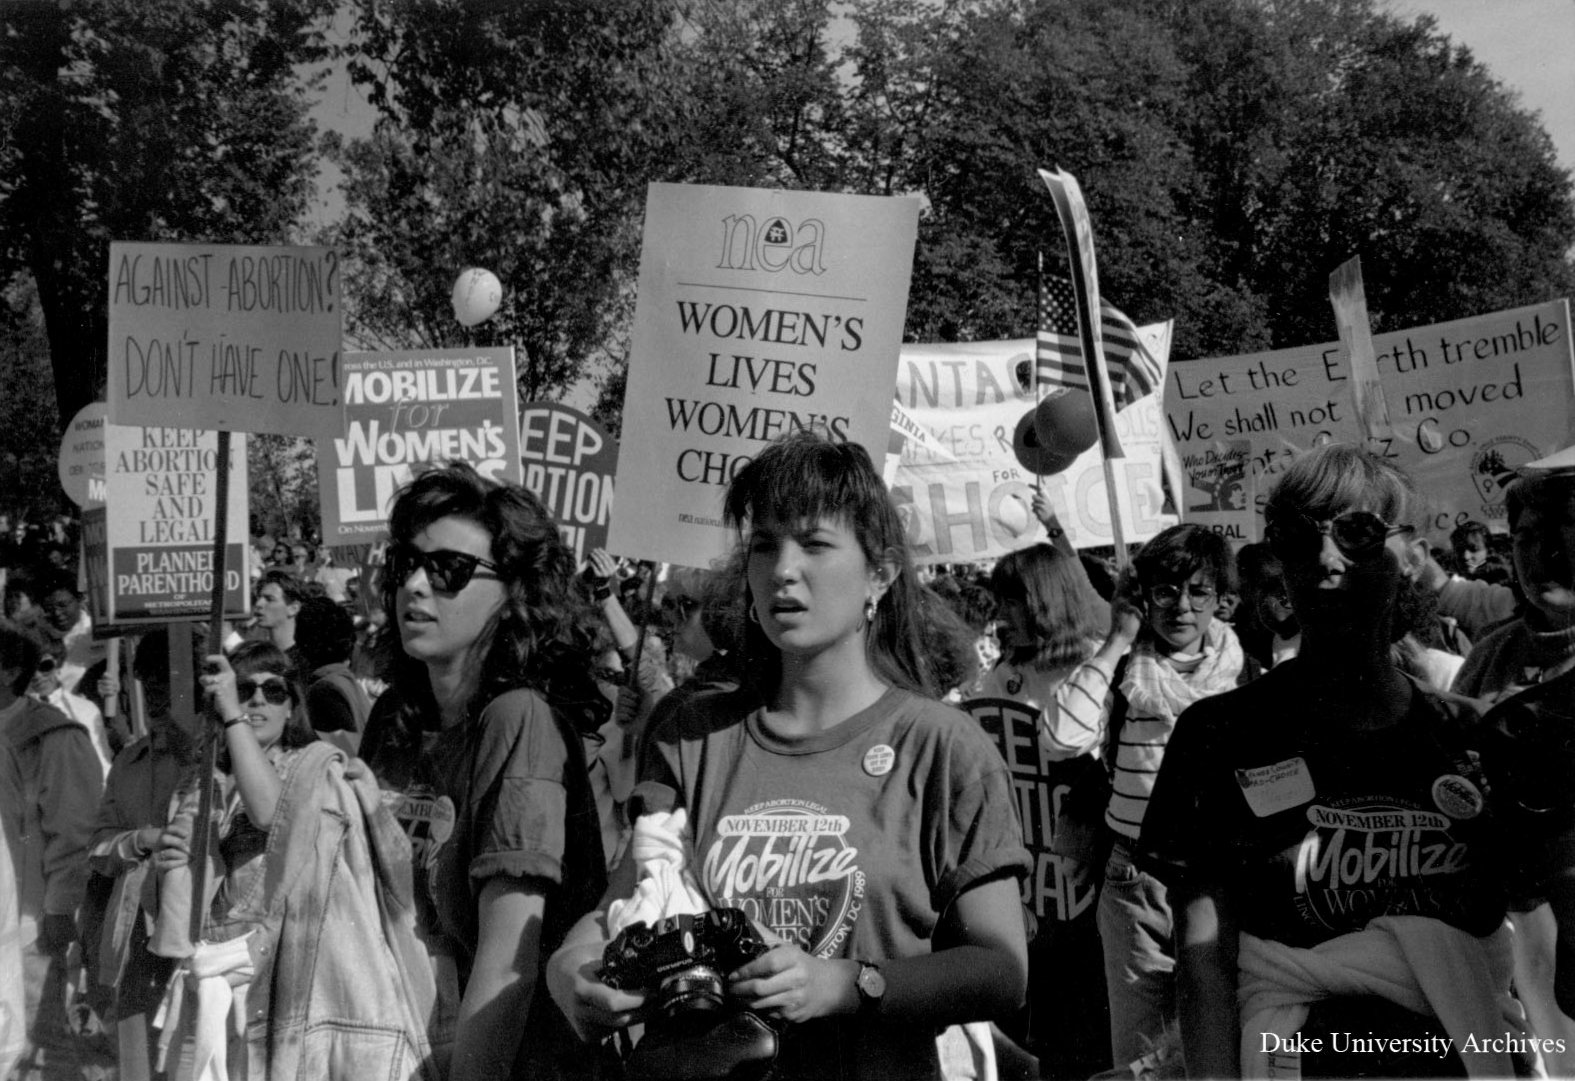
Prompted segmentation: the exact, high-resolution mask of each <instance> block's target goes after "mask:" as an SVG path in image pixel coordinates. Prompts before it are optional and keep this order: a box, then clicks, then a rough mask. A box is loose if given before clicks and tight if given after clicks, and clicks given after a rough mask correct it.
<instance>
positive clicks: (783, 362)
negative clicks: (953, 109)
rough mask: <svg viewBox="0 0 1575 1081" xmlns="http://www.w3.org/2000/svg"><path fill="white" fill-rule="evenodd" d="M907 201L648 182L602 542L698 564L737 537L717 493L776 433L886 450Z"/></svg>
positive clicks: (907, 241)
mask: <svg viewBox="0 0 1575 1081" xmlns="http://www.w3.org/2000/svg"><path fill="white" fill-rule="evenodd" d="M918 212H919V204H918V200H916V199H908V198H902V199H896V198H878V197H871V196H856V195H828V194H823V193H820V192H804V191H780V190H767V189H756V188H718V187H698V186H685V185H676V184H653V185H651V187H650V192H649V195H648V197H647V200H646V212H645V234H644V240H643V248H642V251H641V258H640V292H639V299H638V301H637V303H636V307H635V319H634V334H633V340H632V342H631V344H630V349H629V381H628V389H627V391H626V393H625V396H624V413H623V447H622V451H621V453H620V455H619V459H618V492H619V493H620V495H619V500H618V505H617V507H616V508H615V510H614V513H613V521H612V530H611V535H610V536H609V538H608V547H609V548H610V549H611V550H613V551H615V552H617V553H618V554H619V555H625V556H633V557H637V558H645V559H658V560H666V561H669V562H673V563H681V564H684V565H686V566H697V567H704V566H707V565H709V564H710V562H711V561H712V559H714V558H715V557H717V556H720V555H722V554H724V553H725V552H726V551H727V550H728V548H729V547H730V541H729V539H728V536H727V533H726V531H725V530H724V529H723V528H722V524H721V517H722V515H721V506H722V493H723V489H724V487H725V486H726V484H727V482H728V481H729V480H731V479H732V477H733V474H734V473H736V472H737V471H738V469H739V468H741V467H742V466H743V465H744V463H746V462H747V461H749V460H750V458H751V457H752V456H753V455H755V454H756V453H758V452H759V450H760V448H761V447H762V446H764V445H765V444H766V443H767V442H769V441H770V440H772V439H774V438H776V437H777V436H779V435H781V434H783V433H784V432H788V431H792V430H794V429H797V428H804V427H819V428H824V429H827V430H829V431H830V432H831V433H832V434H833V435H834V436H836V437H838V438H841V439H847V440H849V441H852V442H855V443H859V444H861V445H863V446H864V447H865V448H866V449H868V450H869V452H870V456H871V457H872V458H873V459H874V460H875V461H876V462H879V461H880V460H881V457H882V455H884V453H885V450H886V443H887V429H888V425H889V424H890V420H891V388H892V377H893V373H894V370H895V367H896V363H897V349H898V345H899V343H900V342H901V340H902V324H903V318H904V315H905V312H906V308H907V299H908V279H909V275H910V273H911V269H912V263H913V243H914V236H915V234H916V231H917V228H918Z"/></svg>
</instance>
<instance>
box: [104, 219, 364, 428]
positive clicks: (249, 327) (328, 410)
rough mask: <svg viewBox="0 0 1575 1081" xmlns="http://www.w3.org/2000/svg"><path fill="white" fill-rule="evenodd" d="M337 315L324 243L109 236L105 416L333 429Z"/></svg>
mask: <svg viewBox="0 0 1575 1081" xmlns="http://www.w3.org/2000/svg"><path fill="white" fill-rule="evenodd" d="M340 317H341V294H340V267H339V257H338V255H337V254H336V253H335V252H334V251H333V249H331V248H321V247H251V246H244V245H232V244H144V243H129V242H122V241H117V242H114V243H112V244H111V245H110V254H109V418H110V420H111V421H112V422H113V423H115V424H121V425H140V426H147V427H159V426H162V425H171V424H178V425H180V426H182V427H186V428H195V429H215V430H218V429H222V430H225V431H237V432H271V433H276V434H281V435H305V436H314V437H316V436H321V435H325V434H332V433H333V432H335V431H336V430H337V429H338V426H339V418H340V404H339V378H340V373H339V363H340V355H339V334H340Z"/></svg>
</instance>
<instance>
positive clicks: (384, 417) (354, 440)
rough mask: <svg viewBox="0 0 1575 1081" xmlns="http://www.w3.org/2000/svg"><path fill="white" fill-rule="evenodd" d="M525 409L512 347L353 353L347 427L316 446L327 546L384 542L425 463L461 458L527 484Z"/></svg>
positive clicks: (348, 358)
mask: <svg viewBox="0 0 1575 1081" xmlns="http://www.w3.org/2000/svg"><path fill="white" fill-rule="evenodd" d="M518 408H519V406H518V396H517V392H516V391H515V388H514V350H513V349H512V348H500V349H424V350H410V351H403V352H380V353H346V354H345V359H344V411H343V415H342V420H341V424H340V427H339V429H338V431H337V432H336V434H335V435H334V436H333V437H332V438H325V439H319V440H318V441H317V478H318V492H319V499H320V500H321V504H322V514H323V539H324V540H325V542H326V543H328V544H330V545H339V544H365V543H368V542H371V541H375V540H378V539H380V538H381V537H382V536H383V534H384V533H385V532H387V529H388V510H389V506H390V504H391V503H392V502H393V497H394V493H395V492H396V491H398V490H399V488H400V486H401V485H403V484H405V483H406V482H407V481H409V480H410V477H411V474H412V472H413V471H414V470H415V469H417V468H419V467H421V466H423V465H428V464H440V463H443V462H446V461H449V460H451V459H458V460H460V461H464V462H469V463H470V464H471V465H473V466H475V468H476V471H477V472H478V473H480V474H481V475H482V476H484V477H489V478H491V479H493V480H498V481H509V482H511V483H514V484H518V483H520V481H521V479H522V477H521V472H520V432H519V413H518Z"/></svg>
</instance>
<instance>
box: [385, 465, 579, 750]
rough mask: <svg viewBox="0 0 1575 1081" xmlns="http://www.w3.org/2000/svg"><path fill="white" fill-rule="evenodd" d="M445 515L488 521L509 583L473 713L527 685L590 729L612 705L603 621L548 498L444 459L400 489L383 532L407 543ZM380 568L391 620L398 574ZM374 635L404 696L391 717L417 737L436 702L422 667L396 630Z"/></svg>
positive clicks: (497, 559) (493, 629)
mask: <svg viewBox="0 0 1575 1081" xmlns="http://www.w3.org/2000/svg"><path fill="white" fill-rule="evenodd" d="M443 518H463V519H466V520H468V521H471V522H474V523H476V524H477V525H479V526H481V527H482V528H483V529H485V530H486V531H487V533H488V535H489V536H490V537H491V538H492V552H491V556H492V562H494V563H496V564H497V566H498V573H499V575H500V577H501V578H502V579H503V585H504V590H505V597H504V602H503V605H502V607H501V608H500V609H499V611H498V614H497V616H496V618H495V620H494V622H493V624H492V625H491V626H490V627H489V628H488V629H487V635H488V638H489V644H488V646H487V648H486V650H485V653H484V655H483V657H482V662H481V678H480V681H479V684H478V686H477V693H476V695H475V696H474V697H473V698H472V699H471V702H470V706H469V710H468V712H469V714H470V716H471V717H473V718H474V717H475V716H477V715H478V714H479V713H480V711H481V709H482V708H483V707H485V706H486V704H487V703H488V702H491V701H492V700H493V699H494V698H497V697H498V696H499V695H501V694H504V693H505V692H507V691H511V690H514V689H516V688H520V687H528V688H530V689H532V690H534V691H537V692H538V693H540V694H541V695H542V697H544V698H546V699H547V700H548V702H549V703H551V704H552V705H554V706H555V707H558V708H560V709H565V710H568V711H569V714H570V717H571V719H572V720H573V722H574V724H575V726H576V727H577V728H578V729H580V730H581V731H584V730H585V729H586V727H587V726H588V727H589V728H590V729H592V730H594V729H595V728H596V727H597V726H599V725H600V724H601V723H602V721H603V720H605V718H606V715H607V713H608V712H609V710H610V707H609V706H608V704H607V701H606V699H605V698H603V697H602V696H601V695H600V694H599V693H598V692H597V690H596V688H595V684H594V682H593V681H592V680H591V677H590V673H591V669H592V664H593V660H594V657H595V649H596V643H597V632H598V627H599V622H598V618H597V616H596V614H595V612H594V611H593V610H592V608H591V605H590V599H589V597H588V595H587V594H586V591H585V587H584V585H583V584H582V583H581V582H580V581H579V580H578V579H577V578H576V576H575V566H574V556H573V554H572V553H571V552H570V551H569V549H568V548H567V547H565V546H564V543H563V540H562V538H561V536H560V535H559V533H558V527H557V525H556V524H555V523H554V522H553V520H552V518H551V517H550V516H549V515H548V514H547V510H546V508H545V507H543V506H542V504H541V501H540V500H539V499H537V498H536V496H535V495H533V494H532V493H530V492H529V491H527V490H526V489H524V488H522V487H520V486H519V485H516V484H501V483H498V482H497V481H492V480H488V479H487V478H485V477H483V476H481V475H480V474H479V473H477V472H476V471H475V469H473V468H472V467H471V466H469V465H467V464H466V463H464V462H449V463H448V464H447V465H444V466H440V467H436V468H433V469H429V470H427V471H426V472H424V473H422V474H420V475H419V476H417V477H415V478H414V479H412V480H411V482H410V483H409V484H407V485H406V486H405V487H404V488H402V489H401V490H400V492H399V494H398V495H397V496H396V497H395V499H394V505H393V510H392V511H391V513H390V514H389V520H388V531H389V539H390V541H391V542H392V543H394V544H408V543H410V542H411V540H412V539H414V537H415V536H416V535H417V534H418V533H421V532H422V531H423V530H425V529H426V528H427V527H429V526H431V525H432V524H433V523H435V522H437V521H439V520H441V519H443ZM380 577H381V594H382V602H383V608H384V610H385V611H386V612H388V614H389V618H390V620H393V619H397V618H398V617H397V613H398V605H397V603H396V597H397V594H398V592H399V589H400V587H401V586H402V585H403V584H404V583H403V582H396V581H394V580H393V579H392V577H391V576H390V575H388V574H386V573H385V574H383V575H381V576H380ZM380 643H381V650H382V654H383V656H382V658H381V661H382V664H381V668H382V671H383V673H384V676H385V678H387V679H388V681H389V682H390V683H391V684H392V685H393V686H394V688H395V689H396V690H397V691H398V692H399V700H400V703H401V709H400V715H399V717H398V718H397V719H396V723H395V726H396V728H397V729H399V730H400V731H401V732H402V733H403V735H404V736H406V737H409V738H415V739H418V738H419V732H420V730H421V716H422V715H423V714H428V715H431V714H435V712H436V708H437V704H436V701H435V700H434V699H433V696H432V687H431V684H430V682H429V681H428V678H427V671H426V667H425V666H424V665H419V664H410V663H409V662H408V660H407V659H406V658H405V653H404V648H403V645H402V644H401V642H400V638H399V635H398V633H397V632H396V633H392V634H387V635H383V636H381V638H380Z"/></svg>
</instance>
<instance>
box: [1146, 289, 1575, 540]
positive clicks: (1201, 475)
mask: <svg viewBox="0 0 1575 1081" xmlns="http://www.w3.org/2000/svg"><path fill="white" fill-rule="evenodd" d="M1569 325H1570V314H1569V301H1568V300H1555V301H1549V302H1548V303H1545V304H1537V305H1531V306H1528V307H1524V308H1513V309H1510V310H1508V311H1501V312H1494V313H1492V314H1489V315H1480V316H1475V317H1472V318H1469V319H1457V320H1453V321H1451V322H1448V323H1438V324H1434V325H1432V326H1424V327H1414V328H1412V329H1409V330H1399V331H1394V332H1392V333H1388V334H1375V335H1373V346H1374V350H1375V352H1376V354H1377V361H1378V373H1379V376H1380V378H1381V380H1382V384H1383V390H1384V397H1385V399H1386V400H1387V402H1388V407H1389V419H1390V422H1391V424H1392V426H1393V428H1394V431H1395V436H1394V438H1392V439H1378V440H1374V441H1373V442H1372V444H1371V446H1372V449H1374V450H1375V451H1377V452H1379V453H1381V454H1383V455H1384V456H1385V457H1388V458H1390V459H1393V460H1394V461H1395V462H1397V463H1398V464H1399V465H1400V466H1401V467H1403V468H1404V469H1406V470H1407V471H1408V472H1409V473H1410V474H1411V476H1412V477H1413V478H1414V479H1415V481H1416V483H1417V487H1418V488H1419V489H1420V490H1421V491H1422V493H1423V495H1424V496H1425V497H1426V499H1427V507H1426V511H1425V513H1424V514H1423V515H1421V516H1420V517H1419V518H1418V520H1417V521H1416V522H1414V523H1412V524H1414V525H1416V526H1418V527H1420V528H1423V529H1424V530H1426V531H1428V532H1431V533H1432V534H1433V535H1434V537H1435V539H1436V538H1438V537H1441V536H1442V535H1444V534H1447V533H1448V532H1449V531H1450V530H1451V529H1453V528H1454V527H1455V526H1456V525H1458V524H1459V523H1461V522H1464V521H1466V520H1467V519H1471V518H1474V519H1477V520H1479V521H1483V522H1487V523H1490V524H1497V525H1498V526H1499V527H1500V528H1505V527H1507V520H1506V515H1505V509H1504V489H1505V487H1507V486H1508V484H1509V483H1510V482H1511V481H1513V480H1514V479H1515V470H1516V468H1517V467H1518V466H1521V465H1524V464H1525V463H1526V462H1529V461H1533V460H1535V459H1537V458H1541V457H1543V456H1544V455H1546V454H1550V453H1552V452H1553V451H1555V450H1559V449H1560V448H1563V447H1567V446H1569V445H1570V444H1572V443H1575V354H1572V352H1571V345H1570V331H1569ZM1350 379H1351V371H1350V366H1349V364H1348V363H1347V360H1346V356H1345V351H1344V350H1343V349H1342V347H1341V346H1340V344H1339V343H1337V342H1331V343H1327V344H1323V345H1309V346H1301V347H1298V348H1295V349H1281V350H1276V351H1274V352H1270V353H1255V354H1251V355H1247V356H1234V357H1219V358H1215V359H1212V360H1189V361H1185V362H1181V363H1177V364H1172V365H1171V366H1170V370H1169V372H1168V373H1167V375H1166V381H1165V394H1164V402H1165V415H1166V421H1167V423H1168V425H1169V427H1170V433H1171V434H1172V435H1173V436H1174V437H1175V441H1176V445H1177V449H1178V451H1179V452H1180V454H1181V457H1182V462H1183V465H1184V466H1185V467H1186V470H1187V472H1188V473H1189V475H1190V479H1189V487H1191V488H1193V489H1195V490H1194V491H1193V492H1191V493H1189V500H1188V502H1189V503H1194V502H1197V501H1200V500H1202V499H1203V498H1204V496H1205V494H1206V493H1207V492H1208V490H1209V489H1211V487H1213V486H1214V485H1215V479H1214V477H1213V475H1212V473H1211V470H1214V469H1215V467H1216V466H1217V465H1218V463H1219V462H1221V461H1222V460H1224V459H1225V458H1226V457H1228V456H1230V455H1234V454H1236V453H1238V450H1239V446H1240V441H1242V440H1245V441H1247V442H1248V443H1249V444H1250V451H1249V462H1250V470H1251V475H1250V478H1249V479H1250V481H1251V482H1252V484H1254V485H1255V488H1256V494H1255V496H1254V497H1253V504H1254V507H1255V513H1261V510H1262V502H1263V499H1264V498H1265V497H1266V496H1267V494H1268V491H1269V488H1270V487H1271V486H1272V481H1273V477H1275V476H1276V475H1277V474H1279V473H1281V472H1283V471H1284V469H1285V467H1286V466H1287V465H1288V464H1289V463H1290V462H1291V461H1292V460H1293V459H1294V458H1295V456H1296V455H1297V454H1299V453H1302V452H1304V451H1306V450H1308V449H1310V448H1312V447H1315V446H1318V445H1321V444H1323V443H1328V442H1333V441H1339V442H1353V443H1356V442H1362V428H1361V425H1360V423H1359V422H1358V419H1357V417H1356V415H1355V408H1354V407H1353V405H1352V399H1351V390H1350V386H1351V384H1350ZM1217 502H1218V501H1217V500H1216V503H1217Z"/></svg>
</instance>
